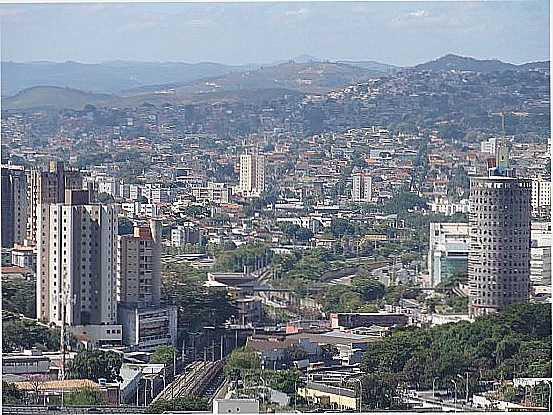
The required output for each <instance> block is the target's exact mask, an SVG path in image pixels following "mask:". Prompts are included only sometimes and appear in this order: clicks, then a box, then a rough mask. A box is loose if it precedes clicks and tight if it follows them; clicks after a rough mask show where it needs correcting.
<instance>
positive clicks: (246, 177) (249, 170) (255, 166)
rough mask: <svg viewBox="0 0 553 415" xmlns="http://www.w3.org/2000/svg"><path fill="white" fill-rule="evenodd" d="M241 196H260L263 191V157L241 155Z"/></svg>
mask: <svg viewBox="0 0 553 415" xmlns="http://www.w3.org/2000/svg"><path fill="white" fill-rule="evenodd" d="M239 191H240V193H242V195H243V196H260V195H261V194H262V193H263V192H264V191H265V156H263V155H259V154H242V155H241V156H240V185H239Z"/></svg>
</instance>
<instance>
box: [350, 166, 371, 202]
mask: <svg viewBox="0 0 553 415" xmlns="http://www.w3.org/2000/svg"><path fill="white" fill-rule="evenodd" d="M352 181H353V187H352V190H351V200H352V201H353V202H370V201H371V199H372V178H371V176H369V175H368V174H366V173H362V172H355V173H353V177H352Z"/></svg>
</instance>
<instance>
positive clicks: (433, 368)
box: [363, 304, 551, 392]
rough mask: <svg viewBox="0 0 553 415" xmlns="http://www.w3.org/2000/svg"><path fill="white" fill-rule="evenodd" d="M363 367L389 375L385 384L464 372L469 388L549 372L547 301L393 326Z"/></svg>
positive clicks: (424, 384)
mask: <svg viewBox="0 0 553 415" xmlns="http://www.w3.org/2000/svg"><path fill="white" fill-rule="evenodd" d="M363 369H364V370H365V371H367V372H368V373H372V374H378V376H379V378H381V379H389V380H390V379H391V380H393V382H392V383H390V382H389V386H390V385H392V386H393V384H395V385H396V386H397V385H399V384H401V383H407V384H409V385H412V386H415V387H418V388H424V389H429V388H431V387H432V384H433V381H434V380H435V381H436V385H437V387H441V386H444V387H447V386H449V385H450V381H451V380H452V379H455V378H456V377H457V376H458V375H461V376H463V377H464V376H465V373H466V372H468V373H469V389H470V390H471V391H475V390H477V389H478V385H479V381H480V380H495V379H498V378H499V379H512V378H513V377H515V376H516V377H551V306H550V305H546V304H521V305H514V306H511V307H510V308H509V309H508V310H507V311H506V312H505V313H503V314H498V315H489V316H485V317H481V318H478V319H476V321H474V322H472V323H471V322H460V323H455V324H447V325H442V326H436V327H432V328H411V327H410V328H405V329H400V330H397V331H395V332H394V333H393V334H392V335H390V336H389V337H386V338H385V339H384V340H383V341H382V342H379V343H375V344H374V345H373V346H372V347H371V348H369V349H368V351H367V353H366V355H365V359H364V362H363ZM363 389H365V387H364V388H363ZM367 391H368V389H367ZM364 392H365V391H364Z"/></svg>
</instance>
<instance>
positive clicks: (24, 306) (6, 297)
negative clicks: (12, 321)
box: [2, 278, 36, 318]
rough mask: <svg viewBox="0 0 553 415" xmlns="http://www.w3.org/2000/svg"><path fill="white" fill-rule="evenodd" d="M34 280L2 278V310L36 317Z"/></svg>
mask: <svg viewBox="0 0 553 415" xmlns="http://www.w3.org/2000/svg"><path fill="white" fill-rule="evenodd" d="M35 298H36V282H34V281H27V280H22V279H11V278H9V279H8V278H2V310H3V311H10V312H12V313H15V314H23V315H25V316H26V317H31V318H35V317H36V299H35Z"/></svg>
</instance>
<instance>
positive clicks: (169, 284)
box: [161, 277, 238, 330]
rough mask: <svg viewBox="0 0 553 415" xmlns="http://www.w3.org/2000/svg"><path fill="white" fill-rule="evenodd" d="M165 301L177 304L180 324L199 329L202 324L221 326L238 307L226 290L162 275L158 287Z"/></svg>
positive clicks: (186, 327)
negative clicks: (161, 280)
mask: <svg viewBox="0 0 553 415" xmlns="http://www.w3.org/2000/svg"><path fill="white" fill-rule="evenodd" d="M161 298H162V302H163V303H164V304H173V305H175V306H177V313H178V320H177V321H178V325H179V328H181V329H185V330H198V329H200V328H202V327H204V326H208V325H209V326H213V325H214V326H220V325H221V324H223V323H224V322H226V321H227V320H228V319H229V318H230V317H231V316H237V315H238V310H237V308H236V307H235V306H234V305H233V304H232V303H231V301H230V299H229V297H228V295H227V293H226V291H225V290H220V289H209V288H206V287H203V286H201V285H200V284H199V283H194V282H182V281H181V280H180V279H179V278H178V277H177V278H164V279H163V285H162V287H161Z"/></svg>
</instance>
